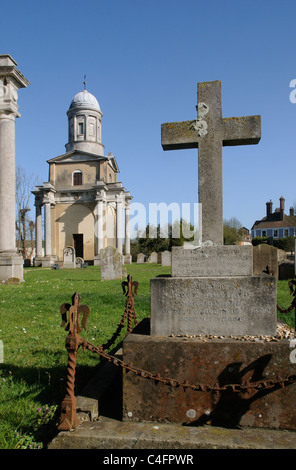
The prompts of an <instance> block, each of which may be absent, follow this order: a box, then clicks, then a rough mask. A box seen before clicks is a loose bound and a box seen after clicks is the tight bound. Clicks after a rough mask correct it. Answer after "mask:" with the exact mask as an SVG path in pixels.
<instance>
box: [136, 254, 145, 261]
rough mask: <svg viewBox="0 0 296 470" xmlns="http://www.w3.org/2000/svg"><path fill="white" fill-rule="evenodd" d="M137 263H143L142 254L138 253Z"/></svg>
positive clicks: (143, 256)
mask: <svg viewBox="0 0 296 470" xmlns="http://www.w3.org/2000/svg"><path fill="white" fill-rule="evenodd" d="M137 263H145V255H144V254H143V253H138V255H137Z"/></svg>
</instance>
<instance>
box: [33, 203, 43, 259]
mask: <svg viewBox="0 0 296 470" xmlns="http://www.w3.org/2000/svg"><path fill="white" fill-rule="evenodd" d="M35 207H36V223H35V232H36V235H35V238H36V256H37V257H41V256H42V211H41V209H42V206H41V204H40V203H39V204H37V203H35Z"/></svg>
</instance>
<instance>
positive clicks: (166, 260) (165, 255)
mask: <svg viewBox="0 0 296 470" xmlns="http://www.w3.org/2000/svg"><path fill="white" fill-rule="evenodd" d="M161 264H162V266H171V265H172V254H171V252H170V251H163V252H162V253H161Z"/></svg>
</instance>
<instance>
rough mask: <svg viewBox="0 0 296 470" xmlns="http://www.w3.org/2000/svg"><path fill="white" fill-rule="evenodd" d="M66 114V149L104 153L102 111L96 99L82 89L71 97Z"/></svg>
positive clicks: (68, 150)
mask: <svg viewBox="0 0 296 470" xmlns="http://www.w3.org/2000/svg"><path fill="white" fill-rule="evenodd" d="M67 115H68V121H69V132H68V143H67V144H66V151H67V152H70V151H71V150H84V151H85V152H89V153H95V154H97V155H104V145H102V142H101V139H102V133H101V126H102V117H103V113H102V111H101V108H100V105H99V103H98V101H97V99H96V98H95V97H94V96H93V95H92V94H91V93H89V92H88V91H87V90H86V89H84V90H83V91H81V92H79V93H77V94H76V95H75V96H74V98H73V99H72V102H71V104H70V107H69V109H68V111H67Z"/></svg>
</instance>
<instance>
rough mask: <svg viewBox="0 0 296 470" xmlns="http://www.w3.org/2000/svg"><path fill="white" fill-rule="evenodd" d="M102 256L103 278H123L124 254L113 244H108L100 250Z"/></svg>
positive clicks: (104, 279)
mask: <svg viewBox="0 0 296 470" xmlns="http://www.w3.org/2000/svg"><path fill="white" fill-rule="evenodd" d="M100 256H101V279H102V281H109V280H113V279H120V280H121V279H122V255H121V254H120V253H118V251H116V250H115V248H113V247H112V246H107V248H105V249H104V250H101V251H100Z"/></svg>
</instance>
